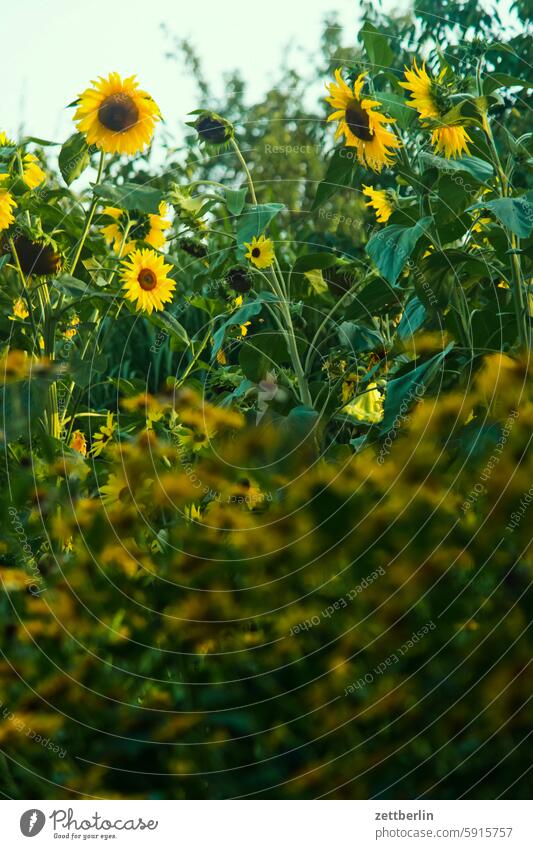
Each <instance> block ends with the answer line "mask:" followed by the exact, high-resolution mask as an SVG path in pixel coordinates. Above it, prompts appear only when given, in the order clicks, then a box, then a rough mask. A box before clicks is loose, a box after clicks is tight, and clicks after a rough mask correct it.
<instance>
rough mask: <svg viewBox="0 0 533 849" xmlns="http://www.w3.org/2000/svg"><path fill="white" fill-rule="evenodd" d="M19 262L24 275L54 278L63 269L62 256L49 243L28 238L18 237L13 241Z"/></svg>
mask: <svg viewBox="0 0 533 849" xmlns="http://www.w3.org/2000/svg"><path fill="white" fill-rule="evenodd" d="M13 244H14V245H15V250H16V252H17V257H18V261H19V263H20V267H21V269H22V271H23V272H24V274H27V275H29V274H34V275H36V276H38V277H39V276H42V277H45V276H48V275H50V276H52V275H54V274H57V272H58V271H59V270H60V268H61V264H62V260H61V255H60V254H59V252H58V251H57V250H56V248H55V247H54V245H53V244H50V243H49V242H41V241H33V240H32V239H29V238H28V237H27V236H24V235H22V234H21V235H20V236H16V237H15V238H14V240H13Z"/></svg>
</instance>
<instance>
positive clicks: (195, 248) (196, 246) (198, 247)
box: [178, 238, 207, 259]
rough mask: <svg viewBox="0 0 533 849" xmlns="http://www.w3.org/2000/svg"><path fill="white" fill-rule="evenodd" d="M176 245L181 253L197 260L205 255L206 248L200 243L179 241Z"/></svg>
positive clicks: (186, 240) (187, 240)
mask: <svg viewBox="0 0 533 849" xmlns="http://www.w3.org/2000/svg"><path fill="white" fill-rule="evenodd" d="M178 245H179V247H180V248H181V250H182V251H185V253H187V254H189V256H194V257H196V258H197V259H202V258H203V257H204V256H206V254H207V248H206V246H205V245H203V244H202V242H197V241H196V240H195V239H187V238H183V239H180V240H179V242H178Z"/></svg>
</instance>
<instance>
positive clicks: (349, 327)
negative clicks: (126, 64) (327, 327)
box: [339, 321, 383, 353]
mask: <svg viewBox="0 0 533 849" xmlns="http://www.w3.org/2000/svg"><path fill="white" fill-rule="evenodd" d="M339 342H340V344H341V345H343V346H344V347H345V348H348V349H349V350H350V351H351V352H352V353H363V352H364V351H375V350H376V348H380V347H382V346H383V339H382V338H381V336H380V334H379V333H376V331H375V330H369V329H368V327H365V326H364V325H362V324H354V322H353V321H343V322H342V323H341V326H340V327H339Z"/></svg>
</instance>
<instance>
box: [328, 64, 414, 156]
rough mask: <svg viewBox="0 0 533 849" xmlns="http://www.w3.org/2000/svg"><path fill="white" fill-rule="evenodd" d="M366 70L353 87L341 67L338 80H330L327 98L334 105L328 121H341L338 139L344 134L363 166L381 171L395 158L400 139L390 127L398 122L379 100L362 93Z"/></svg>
mask: <svg viewBox="0 0 533 849" xmlns="http://www.w3.org/2000/svg"><path fill="white" fill-rule="evenodd" d="M365 75H366V72H365V73H363V74H359V76H358V77H357V79H356V80H355V82H354V84H353V88H350V86H349V85H348V84H347V83H346V82H345V81H344V80H343V78H342V75H341V69H340V68H337V70H336V71H335V79H336V82H332V83H329V84H328V86H327V88H328V91H329V95H330V96H329V97H326V101H327V102H328V103H329V104H330V105H331V106H333V107H334V109H335V111H334V112H332V113H331V115H330V116H329V118H328V121H338V126H337V130H336V131H335V138H336V139H338V138H339V137H340V136H342V135H344V138H345V144H346V145H347V147H355V149H356V151H357V158H358V160H359V162H360V163H361V165H364V166H368V167H369V168H371V169H372V170H373V171H381V169H382V168H383V167H384V166H385V165H390V164H391V162H393V160H394V154H393V151H394V150H395V149H396V148H398V147H400V145H401V142H400V140H399V139H398V138H397V137H396V136H395V135H394V133H393V132H392V131H391V130H389V129H388V127H387V126H386V125H387V124H392V123H393V122H394V119H393V118H388V117H387V116H386V115H383V113H382V112H379V111H376V110H378V109H379V108H380V107H381V103H380V101H379V100H375V99H373V98H367V97H363V96H362V89H363V85H364V82H365Z"/></svg>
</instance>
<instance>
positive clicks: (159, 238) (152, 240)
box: [102, 201, 170, 256]
mask: <svg viewBox="0 0 533 849" xmlns="http://www.w3.org/2000/svg"><path fill="white" fill-rule="evenodd" d="M102 214H103V215H107V216H109V217H110V218H114V219H115V221H114V223H112V224H106V226H105V227H102V233H103V235H104V238H105V240H106V242H107V243H108V244H109V245H112V246H113V250H114V251H115V253H116V254H120V255H121V256H128V254H130V253H132V251H134V250H135V248H136V241H135V240H136V239H139V240H142V241H144V242H147V243H148V244H149V245H151V246H152V247H153V248H162V247H163V245H164V244H165V230H168V229H169V227H170V220H169V218H168V217H167V216H168V204H167V203H165V202H164V201H163V202H161V203H160V204H159V214H155V215H146V214H141V215H140V216H139V218H138V219H137V220H136V221H134V223H133V226H132V227H131V229H130V231H129V233H130V235H131V236H132V237H133V238H132V239H131V241H129V242H126V244H125V245H124V247H122V242H123V240H124V233H125V228H126V224H127V222H128V221H129V220H130V219H129V218H128V215H127V213H126V212H124V210H122V209H118V208H117V207H116V206H106V207H105V208H104V209H103V210H102ZM121 249H122V253H121Z"/></svg>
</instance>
